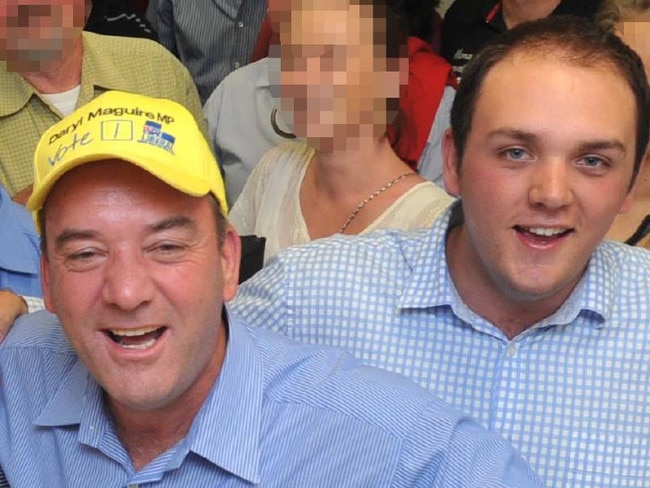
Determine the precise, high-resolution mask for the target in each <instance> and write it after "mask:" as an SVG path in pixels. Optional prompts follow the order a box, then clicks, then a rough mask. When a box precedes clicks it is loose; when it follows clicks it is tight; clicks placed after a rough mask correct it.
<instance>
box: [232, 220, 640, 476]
mask: <svg viewBox="0 0 650 488" xmlns="http://www.w3.org/2000/svg"><path fill="white" fill-rule="evenodd" d="M454 208H457V207H454ZM450 213H451V211H448V212H447V214H446V215H445V216H444V217H441V218H440V219H439V220H438V221H437V222H436V223H435V224H434V226H433V227H432V228H431V229H423V230H420V231H415V232H411V233H404V232H400V231H394V230H386V231H378V232H376V233H373V234H370V235H367V236H363V237H342V236H338V237H334V238H332V239H326V240H322V241H318V242H314V243H311V244H308V245H306V246H300V247H295V248H293V249H289V250H287V251H286V252H285V253H282V254H280V255H279V256H278V257H277V259H276V260H274V261H271V262H269V264H268V265H267V267H266V268H264V269H263V270H262V271H260V272H259V273H258V274H257V275H255V276H254V277H253V278H252V279H251V280H249V281H248V282H246V283H245V284H244V286H243V287H242V288H241V289H240V291H239V294H238V296H237V297H236V299H235V300H234V302H232V303H231V308H230V310H231V311H233V313H238V314H241V315H242V316H243V317H244V319H245V320H246V322H247V323H248V324H250V325H252V326H256V327H266V328H273V329H277V330H281V331H282V332H283V333H285V334H287V335H288V336H290V337H293V338H295V339H298V340H299V341H301V342H307V343H318V344H329V345H336V346H340V347H344V348H346V349H347V350H349V351H350V352H351V353H352V354H354V355H355V356H356V357H358V358H359V359H361V360H362V361H364V362H365V363H367V364H370V365H373V366H378V367H381V368H385V369H389V370H392V371H396V372H399V373H402V374H405V375H406V376H408V377H410V378H412V379H414V380H415V381H417V382H418V383H419V384H420V385H422V386H424V387H426V388H429V389H430V390H431V391H433V392H434V393H436V394H437V395H440V396H441V397H442V398H443V399H444V400H446V401H448V402H450V403H452V404H454V405H456V406H457V407H459V408H461V409H463V410H464V411H466V412H468V413H469V414H470V415H471V416H472V417H474V418H476V419H478V420H479V421H480V422H481V423H482V424H483V425H484V426H486V427H488V428H490V429H493V430H496V431H498V432H500V433H501V434H503V435H504V437H506V438H507V439H509V440H510V441H511V442H512V443H513V444H514V446H515V447H516V448H517V449H519V450H520V452H521V453H522V454H523V456H524V457H525V458H526V459H528V461H529V462H530V463H531V466H532V467H533V469H535V470H536V471H537V473H538V474H539V475H540V476H541V477H542V479H544V481H545V482H546V484H547V486H549V487H554V488H565V487H572V488H578V487H584V488H594V487H608V488H617V487H627V488H642V487H643V488H648V487H650V252H648V251H645V250H643V249H639V248H632V247H629V246H625V245H622V244H617V243H613V242H606V243H603V244H602V245H600V246H599V247H598V249H597V250H596V252H595V253H594V255H593V257H592V259H591V260H590V262H589V265H588V268H587V270H586V273H585V275H584V277H583V279H582V280H581V281H580V283H579V284H578V286H577V287H576V288H575V290H574V291H573V293H572V294H571V296H570V297H569V298H568V300H567V301H566V302H565V303H564V305H563V306H562V307H561V308H560V309H559V310H557V311H556V312H555V313H554V314H553V315H552V316H550V317H548V318H546V319H545V320H543V321H541V322H540V323H538V324H535V325H534V326H533V327H531V328H530V329H528V330H526V331H525V332H523V333H521V334H519V335H518V336H517V337H515V338H513V339H512V340H508V338H507V337H506V336H505V335H504V334H503V333H502V332H501V331H500V330H499V329H498V328H497V327H495V326H494V325H493V324H491V323H488V322H487V321H486V320H485V319H483V318H482V317H480V316H478V315H477V314H475V313H474V312H472V310H470V309H469V308H468V307H467V306H466V305H465V303H463V301H462V299H461V298H460V297H459V295H458V292H457V291H456V288H455V287H454V284H453V282H452V280H451V277H450V275H449V272H448V268H447V265H446V259H445V236H446V233H447V230H448V227H449V222H450ZM454 218H456V215H454Z"/></svg>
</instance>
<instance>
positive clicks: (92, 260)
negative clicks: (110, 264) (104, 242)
mask: <svg viewBox="0 0 650 488" xmlns="http://www.w3.org/2000/svg"><path fill="white" fill-rule="evenodd" d="M103 258H104V253H102V252H100V251H98V250H96V249H84V250H81V251H76V252H73V253H70V254H68V255H67V256H66V258H65V260H66V262H67V265H68V267H69V269H71V270H72V271H87V270H90V269H93V268H95V267H96V266H98V265H99V264H101V263H102V262H103Z"/></svg>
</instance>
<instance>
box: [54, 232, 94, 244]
mask: <svg viewBox="0 0 650 488" xmlns="http://www.w3.org/2000/svg"><path fill="white" fill-rule="evenodd" d="M98 235H99V234H98V233H97V232H95V231H92V230H80V229H74V228H72V229H65V230H64V231H63V232H61V233H60V234H59V235H58V236H56V239H54V247H55V249H61V248H62V247H63V246H65V245H66V244H67V243H68V242H72V241H80V240H84V239H94V238H96V237H97V236H98Z"/></svg>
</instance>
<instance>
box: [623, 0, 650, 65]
mask: <svg viewBox="0 0 650 488" xmlns="http://www.w3.org/2000/svg"><path fill="white" fill-rule="evenodd" d="M616 31H617V33H618V35H619V36H620V37H621V39H623V41H625V43H626V44H627V45H628V46H630V47H631V48H632V49H634V50H635V51H636V53H637V54H638V55H639V57H640V58H641V60H642V61H643V65H644V66H645V72H646V75H648V76H650V74H649V72H650V70H649V68H650V11H646V12H634V11H629V12H626V13H624V14H623V17H622V22H620V23H619V24H618V26H617V27H616Z"/></svg>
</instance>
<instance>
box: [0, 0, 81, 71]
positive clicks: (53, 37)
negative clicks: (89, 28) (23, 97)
mask: <svg viewBox="0 0 650 488" xmlns="http://www.w3.org/2000/svg"><path fill="white" fill-rule="evenodd" d="M85 14H86V0H49V1H48V0H2V1H0V58H2V59H3V60H5V61H6V62H7V66H8V68H9V69H12V70H20V71H39V70H40V69H42V68H43V67H44V66H45V65H47V63H49V62H51V61H60V60H61V58H62V53H63V51H64V49H66V47H67V46H68V45H70V44H71V43H73V42H75V40H77V39H78V38H79V35H80V32H81V30H82V28H83V25H84V21H85Z"/></svg>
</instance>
